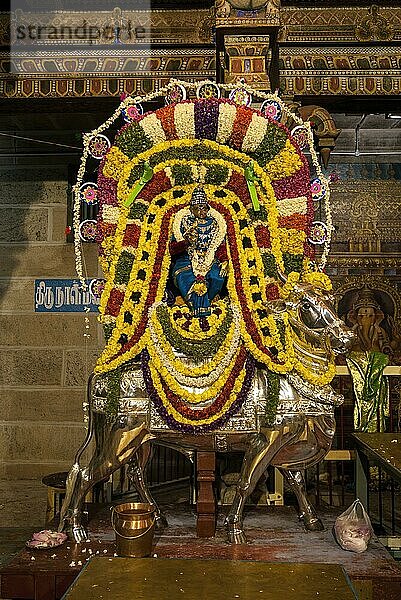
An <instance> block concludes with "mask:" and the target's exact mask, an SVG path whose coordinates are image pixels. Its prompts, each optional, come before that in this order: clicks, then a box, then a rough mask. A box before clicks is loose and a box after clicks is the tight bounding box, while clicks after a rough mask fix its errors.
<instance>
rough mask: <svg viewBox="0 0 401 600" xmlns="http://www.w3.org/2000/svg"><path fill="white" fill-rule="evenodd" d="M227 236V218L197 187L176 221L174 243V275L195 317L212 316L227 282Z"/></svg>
mask: <svg viewBox="0 0 401 600" xmlns="http://www.w3.org/2000/svg"><path fill="white" fill-rule="evenodd" d="M226 233H227V228H226V223H225V220H224V218H223V217H222V215H221V214H220V213H219V212H218V211H217V210H215V209H213V208H212V207H211V206H209V204H208V201H207V197H206V193H205V190H204V189H203V188H202V187H196V188H195V190H194V192H193V194H192V197H191V201H190V205H189V208H184V209H182V210H180V211H179V212H178V213H177V215H176V217H175V219H174V222H173V237H172V239H171V241H170V253H171V256H172V268H171V276H172V279H173V281H174V285H175V286H176V287H177V288H178V290H179V292H180V294H181V296H182V297H183V299H184V300H185V302H186V303H187V304H188V306H189V307H190V308H191V310H192V313H193V315H194V316H195V317H199V318H202V317H207V316H208V315H210V305H211V302H212V301H213V300H214V299H215V298H216V296H217V295H218V294H219V293H220V291H221V289H222V287H223V285H224V283H225V278H226V275H227V268H228V255H227V248H226V241H225V238H226Z"/></svg>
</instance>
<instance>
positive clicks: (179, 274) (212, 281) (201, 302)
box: [171, 254, 225, 317]
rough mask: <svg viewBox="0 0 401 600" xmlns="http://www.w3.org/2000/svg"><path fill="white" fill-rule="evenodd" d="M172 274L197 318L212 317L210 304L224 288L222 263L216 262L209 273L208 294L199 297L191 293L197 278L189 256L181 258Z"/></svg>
mask: <svg viewBox="0 0 401 600" xmlns="http://www.w3.org/2000/svg"><path fill="white" fill-rule="evenodd" d="M171 274H172V276H173V279H174V283H175V285H176V287H177V288H178V289H179V290H180V293H181V295H182V297H183V298H184V300H185V301H186V302H187V303H188V305H189V306H190V307H191V308H192V311H193V314H194V316H195V317H207V316H208V315H210V303H211V301H212V300H213V298H215V297H216V296H217V294H218V293H219V292H220V290H221V288H222V287H223V284H224V281H225V278H224V277H221V276H220V263H219V261H218V260H215V261H214V263H213V264H212V266H211V268H210V270H209V272H208V273H207V275H206V277H205V279H206V287H207V290H208V291H207V293H206V294H203V296H199V295H198V294H196V293H195V292H191V288H192V286H193V285H194V283H195V281H196V277H195V275H194V272H193V270H192V266H191V261H190V259H189V256H188V255H187V254H183V255H181V256H179V257H178V258H177V259H176V261H175V263H174V265H173V267H172V269H171Z"/></svg>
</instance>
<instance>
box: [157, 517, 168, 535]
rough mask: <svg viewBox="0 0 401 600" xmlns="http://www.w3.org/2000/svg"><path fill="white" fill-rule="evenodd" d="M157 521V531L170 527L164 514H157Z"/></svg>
mask: <svg viewBox="0 0 401 600" xmlns="http://www.w3.org/2000/svg"><path fill="white" fill-rule="evenodd" d="M155 521H156V523H155V525H156V530H157V531H163V529H166V527H168V522H167V519H166V517H165V516H164V515H162V514H160V515H156V517H155Z"/></svg>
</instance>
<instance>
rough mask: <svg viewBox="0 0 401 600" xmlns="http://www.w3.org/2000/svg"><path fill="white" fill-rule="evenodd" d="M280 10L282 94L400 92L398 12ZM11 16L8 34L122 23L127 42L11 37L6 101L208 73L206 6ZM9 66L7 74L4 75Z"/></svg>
mask: <svg viewBox="0 0 401 600" xmlns="http://www.w3.org/2000/svg"><path fill="white" fill-rule="evenodd" d="M282 4H283V6H282V8H281V12H280V19H281V23H282V25H283V29H282V31H281V43H280V60H281V67H280V76H281V82H282V91H283V94H284V96H286V97H293V96H319V95H324V96H327V95H333V96H337V95H342V96H347V95H348V96H353V95H358V96H362V95H372V96H392V97H395V96H398V95H399V93H400V90H401V51H400V50H399V46H400V44H399V42H400V41H401V7H395V6H392V7H390V6H382V7H380V9H379V10H378V11H377V13H375V15H373V13H372V7H371V6H364V7H360V6H359V7H357V6H347V7H346V6H344V7H342V8H338V7H337V8H334V7H332V6H331V7H328V6H327V3H321V4H324V6H321V7H316V6H315V7H307V6H305V4H306V2H301V3H296V2H291V3H289V2H283V3H282ZM289 4H291V5H289ZM313 4H314V5H316V4H318V3H316V2H314V3H313ZM329 4H332V3H329ZM352 4H354V3H352ZM167 5H168V4H167ZM294 5H297V6H294ZM177 6H178V4H177ZM373 16H374V17H375V18H373ZM8 19H9V15H8V14H7V13H0V45H1V40H2V41H3V45H4V43H6V41H7V36H6V34H7V32H8V31H9V26H8ZM11 19H12V23H13V27H14V29H12V30H13V31H14V37H16V33H15V32H16V31H17V29H16V26H18V25H24V26H25V27H27V26H28V25H29V23H30V22H34V23H36V24H38V23H40V22H43V23H44V24H45V23H47V24H49V23H51V24H53V25H54V26H57V27H59V26H60V24H62V25H63V26H64V27H69V26H73V25H74V24H75V25H77V24H82V23H83V22H84V21H86V22H88V23H95V24H97V25H98V26H99V27H100V28H101V29H102V31H103V30H104V31H110V28H111V27H112V26H113V24H114V25H115V24H116V23H120V25H121V26H122V28H123V30H124V28H125V32H127V31H129V32H131V37H130V36H129V35H128V34H127V33H126V35H125V38H124V44H115V43H113V39H111V38H110V36H109V38H107V39H106V38H105V39H101V40H92V43H91V44H89V43H83V42H82V40H76V39H75V40H70V41H68V43H67V42H66V41H64V42H63V44H62V45H60V42H59V41H58V40H53V41H51V43H50V42H49V43H47V42H46V43H43V44H42V45H40V44H39V43H36V42H35V44H34V46H33V45H32V40H29V39H27V38H26V37H25V38H24V39H21V40H18V44H16V45H15V46H13V48H12V54H11V56H10V55H7V54H4V53H3V54H2V55H1V56H0V78H1V81H0V94H2V95H5V97H32V96H38V97H48V96H49V94H50V95H61V96H66V95H67V96H80V95H86V94H94V95H97V96H102V95H105V96H108V95H113V94H114V95H116V94H118V93H119V90H120V89H121V88H122V87H123V88H124V90H123V91H127V90H126V89H125V88H126V82H127V78H130V77H133V76H134V73H135V78H136V82H135V83H132V85H134V86H135V89H136V90H138V91H141V90H142V89H147V90H150V89H155V88H156V87H157V86H160V85H162V84H163V83H162V82H165V81H166V80H168V79H169V78H170V77H175V76H179V77H180V78H183V79H186V78H188V79H200V78H207V77H213V76H214V75H215V64H214V57H213V54H214V52H215V50H214V47H213V45H212V27H213V24H214V16H213V13H212V11H211V9H209V8H205V9H198V10H188V9H181V10H153V11H152V12H149V11H140V10H137V11H133V10H130V11H123V12H121V11H119V9H114V10H113V11H97V12H95V11H89V10H85V11H80V12H78V11H76V12H72V11H70V12H62V13H54V14H53V16H52V17H51V19H50V21H49V17H45V16H43V15H42V16H41V15H40V14H39V15H38V14H35V15H33V13H22V12H19V13H12V14H11ZM41 19H42V21H41ZM46 19H47V21H46ZM378 23H379V24H381V25H380V27H379V26H378ZM132 32H134V33H132ZM135 32H136V33H135ZM139 33H140V35H139V36H138V35H137V34H139ZM358 35H359V40H358ZM106 37H107V36H106ZM122 37H123V36H122ZM361 37H362V38H363V42H361V41H360V40H361ZM15 41H16V42H17V40H15ZM114 41H115V40H114ZM78 42H79V44H78ZM378 42H379V43H378ZM333 44H334V45H333ZM78 45H79V49H78ZM155 47H156V48H155ZM141 48H142V49H143V51H144V52H145V53H147V54H148V60H147V59H146V58H145V57H144V56H143V54H141ZM150 48H151V50H150ZM158 48H159V49H158ZM205 52H206V53H205ZM77 53H79V54H80V58H79V60H78V62H77ZM127 53H129V54H130V58H131V66H129V65H128V63H129V59H128V57H127ZM10 63H11V71H12V72H14V73H15V74H14V75H10V74H8V71H9V70H10ZM77 65H78V68H77V69H76V68H75V66H77ZM132 65H135V69H134V68H132ZM32 79H36V80H37V82H36V83H33V82H32ZM44 79H46V80H47V82H46V83H45V82H43V81H42V80H44ZM95 79H96V82H95ZM61 80H63V82H61ZM83 80H85V81H83ZM145 81H146V83H145ZM129 85H131V84H128V87H129Z"/></svg>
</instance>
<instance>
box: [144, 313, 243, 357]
mask: <svg viewBox="0 0 401 600" xmlns="http://www.w3.org/2000/svg"><path fill="white" fill-rule="evenodd" d="M156 314H157V317H158V320H159V323H160V325H161V326H162V329H163V333H164V335H165V337H166V338H167V340H168V341H169V342H170V344H171V345H172V346H173V347H174V348H175V349H176V350H177V351H178V352H182V353H183V354H185V355H186V356H190V357H192V358H199V357H202V356H214V355H215V354H216V352H217V351H218V349H219V348H220V346H221V344H222V343H223V341H224V340H225V338H226V337H227V334H228V332H229V330H230V326H231V323H232V320H233V315H232V312H231V310H228V311H227V316H226V317H225V319H224V320H223V322H222V324H221V326H220V327H219V329H218V331H217V333H216V334H215V335H214V336H212V337H211V338H209V339H206V340H202V341H201V342H191V341H189V340H188V339H187V338H184V337H182V336H181V335H180V334H179V333H178V332H177V331H176V330H175V329H174V328H173V327H172V325H171V323H170V316H169V313H168V312H167V309H166V308H165V307H164V306H158V307H157V309H156Z"/></svg>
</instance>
